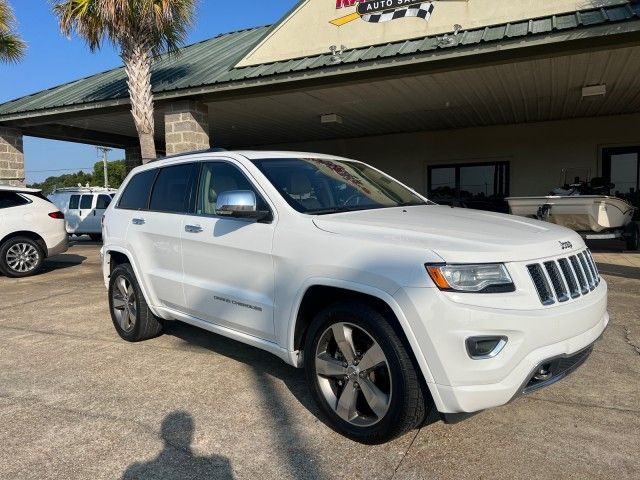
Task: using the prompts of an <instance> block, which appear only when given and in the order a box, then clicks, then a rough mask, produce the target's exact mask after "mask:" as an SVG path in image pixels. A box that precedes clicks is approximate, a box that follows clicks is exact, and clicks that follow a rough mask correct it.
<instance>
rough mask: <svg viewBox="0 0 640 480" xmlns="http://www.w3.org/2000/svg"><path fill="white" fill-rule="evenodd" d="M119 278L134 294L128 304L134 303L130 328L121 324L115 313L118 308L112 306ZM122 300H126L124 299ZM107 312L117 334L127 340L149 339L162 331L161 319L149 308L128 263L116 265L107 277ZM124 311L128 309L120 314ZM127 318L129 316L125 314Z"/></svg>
mask: <svg viewBox="0 0 640 480" xmlns="http://www.w3.org/2000/svg"><path fill="white" fill-rule="evenodd" d="M121 278H123V279H125V280H126V281H127V282H128V284H129V285H130V287H131V289H132V291H133V294H134V295H135V297H134V298H133V300H132V301H131V302H130V305H135V313H134V315H133V316H134V318H135V321H132V322H130V328H125V327H123V325H121V321H120V319H119V317H118V313H117V312H118V311H119V310H120V309H118V308H116V307H115V306H114V305H115V304H116V303H118V300H117V297H118V296H119V289H118V287H117V286H116V282H118V281H119V280H120V279H121ZM124 301H125V302H126V299H125V300H124ZM127 303H128V302H127ZM109 312H110V313H111V320H112V322H113V326H114V327H115V329H116V331H117V332H118V335H120V337H121V338H122V339H123V340H126V341H128V342H141V341H143V340H149V339H150V338H154V337H157V336H158V335H160V334H161V333H162V320H160V319H158V318H156V317H155V316H154V315H153V313H152V312H151V310H150V309H149V306H148V305H147V301H146V300H145V298H144V295H143V294H142V290H140V285H139V284H138V280H137V279H136V276H135V274H134V273H133V269H132V268H131V265H129V264H128V263H125V264H122V265H118V266H117V267H116V268H115V269H114V270H113V272H111V277H110V279H109ZM125 312H126V313H127V314H128V313H129V312H130V310H123V311H122V315H124V314H125ZM127 318H131V317H129V315H127Z"/></svg>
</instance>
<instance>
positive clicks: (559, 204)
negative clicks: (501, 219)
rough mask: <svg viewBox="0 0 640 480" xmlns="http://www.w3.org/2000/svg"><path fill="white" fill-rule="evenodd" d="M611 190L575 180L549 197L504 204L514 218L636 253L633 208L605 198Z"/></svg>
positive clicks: (638, 232)
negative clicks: (622, 243) (616, 243)
mask: <svg viewBox="0 0 640 480" xmlns="http://www.w3.org/2000/svg"><path fill="white" fill-rule="evenodd" d="M563 173H564V171H563ZM612 188H614V186H613V185H611V184H604V183H603V182H602V179H600V178H594V179H592V180H591V181H590V182H580V181H578V179H576V181H575V183H574V184H572V185H567V184H565V186H564V187H562V188H558V189H555V190H554V191H553V192H552V193H551V194H550V195H546V196H541V197H510V198H507V199H506V200H507V202H508V203H509V209H510V211H511V213H512V214H513V215H518V216H521V217H528V218H536V219H538V220H542V221H545V222H550V223H555V224H557V225H562V226H563V227H567V228H570V229H571V230H575V231H576V232H578V233H580V234H581V235H582V236H583V237H584V238H586V239H587V240H602V239H614V238H618V239H623V240H625V242H626V244H627V249H629V250H638V249H639V248H640V245H639V243H640V230H639V228H638V224H637V223H636V222H634V221H633V217H634V214H635V212H636V207H634V206H633V205H631V204H630V203H629V202H627V201H626V200H624V199H622V198H618V197H614V196H611V195H606V194H604V193H608V192H610V190H611V189H612ZM596 192H602V194H597V193H596Z"/></svg>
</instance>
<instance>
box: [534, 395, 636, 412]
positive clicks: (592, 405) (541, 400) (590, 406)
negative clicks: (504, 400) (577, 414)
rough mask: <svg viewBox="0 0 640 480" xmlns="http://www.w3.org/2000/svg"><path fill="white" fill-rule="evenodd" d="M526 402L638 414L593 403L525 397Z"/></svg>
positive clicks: (632, 409) (627, 409)
mask: <svg viewBox="0 0 640 480" xmlns="http://www.w3.org/2000/svg"><path fill="white" fill-rule="evenodd" d="M526 399H527V400H534V401H536V402H548V403H554V404H556V405H566V406H569V407H575V406H578V407H588V408H601V409H604V410H613V411H616V412H626V413H640V410H636V409H634V408H620V407H612V406H611V405H595V404H593V403H581V402H564V401H562V400H551V399H548V398H536V397H527V398H526Z"/></svg>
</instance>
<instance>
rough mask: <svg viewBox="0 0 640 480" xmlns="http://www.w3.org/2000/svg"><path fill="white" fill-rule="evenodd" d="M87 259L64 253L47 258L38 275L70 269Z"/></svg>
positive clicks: (82, 256)
mask: <svg viewBox="0 0 640 480" xmlns="http://www.w3.org/2000/svg"><path fill="white" fill-rule="evenodd" d="M86 259H87V257H85V256H84V255H76V254H74V253H63V254H61V255H56V256H55V257H51V258H47V259H46V260H45V261H44V262H42V269H41V270H40V272H38V274H37V275H42V274H44V273H49V272H53V271H54V270H62V269H65V268H69V267H76V266H78V265H81V264H82V262H84V261H85V260H86Z"/></svg>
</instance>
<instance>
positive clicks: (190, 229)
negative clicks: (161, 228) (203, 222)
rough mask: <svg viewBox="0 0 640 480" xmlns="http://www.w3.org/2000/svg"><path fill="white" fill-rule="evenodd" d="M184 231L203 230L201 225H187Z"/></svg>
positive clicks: (198, 231) (195, 231) (197, 231)
mask: <svg viewBox="0 0 640 480" xmlns="http://www.w3.org/2000/svg"><path fill="white" fill-rule="evenodd" d="M184 231H185V232H187V233H200V232H202V227H201V226H200V225H185V226H184Z"/></svg>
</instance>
